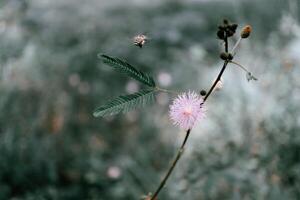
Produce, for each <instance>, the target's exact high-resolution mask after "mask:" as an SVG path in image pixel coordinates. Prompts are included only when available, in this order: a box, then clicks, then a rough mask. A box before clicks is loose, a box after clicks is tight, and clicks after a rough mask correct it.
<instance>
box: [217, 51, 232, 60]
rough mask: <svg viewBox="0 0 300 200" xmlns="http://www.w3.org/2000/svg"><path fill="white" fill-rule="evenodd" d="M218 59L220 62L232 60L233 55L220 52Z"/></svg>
mask: <svg viewBox="0 0 300 200" xmlns="http://www.w3.org/2000/svg"><path fill="white" fill-rule="evenodd" d="M220 58H221V59H222V60H232V59H233V55H232V54H231V53H226V52H222V53H221V54H220Z"/></svg>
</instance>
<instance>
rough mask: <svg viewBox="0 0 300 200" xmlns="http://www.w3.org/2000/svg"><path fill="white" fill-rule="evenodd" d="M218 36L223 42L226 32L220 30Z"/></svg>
mask: <svg viewBox="0 0 300 200" xmlns="http://www.w3.org/2000/svg"><path fill="white" fill-rule="evenodd" d="M217 36H218V38H219V39H220V40H223V39H224V31H223V30H219V31H218V32H217Z"/></svg>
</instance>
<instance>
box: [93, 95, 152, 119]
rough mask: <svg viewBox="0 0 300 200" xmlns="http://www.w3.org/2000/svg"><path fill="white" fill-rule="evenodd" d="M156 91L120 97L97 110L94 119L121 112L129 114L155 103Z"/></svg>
mask: <svg viewBox="0 0 300 200" xmlns="http://www.w3.org/2000/svg"><path fill="white" fill-rule="evenodd" d="M154 92H155V90H150V89H149V90H142V91H139V92H136V93H134V94H129V95H124V96H119V97H117V98H115V99H113V100H111V101H109V102H107V103H106V104H104V105H102V106H100V107H99V108H97V109H96V110H95V111H94V113H93V115H94V117H103V116H106V115H114V114H118V113H120V112H124V113H125V112H128V111H130V110H133V109H135V108H137V107H141V106H144V105H146V104H148V103H150V102H152V101H154Z"/></svg>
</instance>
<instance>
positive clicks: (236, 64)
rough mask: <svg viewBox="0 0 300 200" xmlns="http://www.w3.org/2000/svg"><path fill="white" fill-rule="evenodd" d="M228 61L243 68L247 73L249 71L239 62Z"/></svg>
mask: <svg viewBox="0 0 300 200" xmlns="http://www.w3.org/2000/svg"><path fill="white" fill-rule="evenodd" d="M230 63H232V64H235V65H236V66H238V67H240V68H241V69H243V70H244V71H245V72H247V73H249V71H248V70H247V69H246V68H245V67H244V66H243V65H241V64H239V63H237V62H234V61H230Z"/></svg>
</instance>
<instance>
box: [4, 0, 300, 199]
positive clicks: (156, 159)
mask: <svg viewBox="0 0 300 200" xmlns="http://www.w3.org/2000/svg"><path fill="white" fill-rule="evenodd" d="M140 2H143V3H139V4H138V3H136V2H134V1H132V2H131V1H128V2H125V1H124V2H123V1H117V0H115V1H97V0H91V1H88V3H87V2H86V1H83V0H69V1H60V0H51V1H39V0H28V1H25V0H9V1H1V3H0V9H1V12H0V49H1V51H0V67H1V85H0V96H1V97H0V110H1V113H0V199H14V200H18V199H25V200H31V199H41V200H44V199H72V200H74V199H80V200H81V199H98V200H102V199H103V200H104V199H105V200H107V199H120V200H122V199H124V200H127V199H138V198H139V197H140V196H141V195H143V194H147V193H148V192H151V191H153V190H154V189H155V187H156V186H157V184H158V183H159V180H160V178H161V176H162V175H163V173H164V172H165V170H166V168H167V166H168V164H169V163H168V161H169V160H171V159H172V157H173V156H174V152H175V149H176V148H177V142H178V141H179V140H180V137H179V138H177V137H176V136H177V135H176V133H177V132H178V130H176V129H175V128H172V125H171V124H170V122H169V121H168V116H167V109H168V101H169V99H170V97H168V96H167V97H166V96H162V95H158V96H157V102H158V103H157V104H156V105H153V106H150V107H148V108H145V109H142V110H138V111H133V112H130V113H128V114H125V115H122V114H121V115H117V116H114V117H107V118H101V119H98V118H97V119H96V118H94V117H93V116H92V112H93V110H94V109H95V108H96V107H97V106H99V105H101V104H102V103H104V102H106V100H108V99H110V98H112V97H116V96H118V95H120V94H127V93H132V92H136V90H138V89H139V88H140V87H141V85H139V83H137V82H134V81H131V80H129V79H128V78H127V77H125V76H122V75H119V74H118V73H115V72H114V71H112V70H110V69H109V68H108V67H107V66H105V65H104V64H103V63H102V62H101V61H100V60H99V59H97V54H98V53H107V54H108V55H114V56H117V57H121V58H124V59H126V60H127V61H128V62H129V63H131V64H133V65H134V66H138V68H139V69H141V70H143V71H145V72H147V73H148V72H150V74H153V75H155V77H156V78H155V79H157V80H158V82H160V84H161V83H163V81H159V77H160V75H161V74H162V73H168V74H170V75H171V77H172V89H174V88H176V89H178V90H186V89H194V90H200V89H203V88H208V87H209V84H210V83H211V82H210V81H211V80H213V78H214V76H215V75H216V71H217V70H218V67H219V64H220V62H219V60H218V54H219V49H220V48H219V47H220V44H219V43H218V41H217V39H216V34H215V31H216V29H217V25H218V24H219V22H220V20H221V19H223V18H224V17H226V18H229V19H230V20H232V21H234V22H237V23H239V24H240V25H244V24H246V23H249V24H251V25H252V26H253V29H254V34H253V35H251V37H250V39H249V41H245V42H244V43H243V45H242V46H241V50H240V51H239V52H238V55H237V59H238V60H242V61H243V64H244V63H245V64H246V65H247V66H249V68H250V69H251V71H253V73H254V74H255V75H258V80H259V81H258V82H255V83H250V84H249V83H248V82H247V81H246V78H245V77H244V75H241V73H240V71H238V70H235V69H234V68H233V67H232V68H229V69H228V70H227V71H226V75H225V77H224V79H226V80H225V85H224V89H223V90H221V91H220V92H218V93H216V94H214V97H213V98H211V102H210V103H209V104H208V107H209V111H208V119H207V120H206V121H205V124H207V125H205V124H204V123H203V126H202V125H200V126H201V127H200V128H196V129H195V130H194V131H193V135H192V137H194V138H193V139H191V140H190V141H189V144H188V149H187V151H186V153H185V154H184V156H183V158H182V160H181V161H180V163H179V165H178V166H177V168H176V170H175V174H173V176H172V177H171V179H170V180H169V182H168V186H167V187H166V188H165V189H164V191H163V192H162V194H161V197H160V198H161V199H183V198H185V199H274V200H276V199H299V198H300V185H299V183H300V166H299V164H300V153H299V147H300V140H299V139H300V138H299V130H300V127H299V126H300V119H299V111H300V108H299V100H300V97H299V94H300V91H299V88H300V87H299V85H300V82H299V78H298V77H297V75H298V74H299V66H300V60H299V57H298V60H297V56H293V55H294V54H295V53H294V52H295V49H296V52H297V49H299V48H300V46H296V48H294V47H293V44H300V42H299V41H300V36H299V31H298V30H299V20H300V19H299V18H300V15H299V14H298V11H299V10H298V9H297V8H299V7H300V3H299V1H297V0H294V1H293V0H290V1H285V0H263V1H262V0H254V1H234V0H232V1H186V2H185V1H166V2H164V3H161V2H156V1H153V2H151V3H148V2H147V1H140ZM297 31H298V32H297ZM139 33H146V34H147V35H149V37H150V38H151V39H150V41H149V42H148V43H146V45H145V47H143V49H140V48H137V47H136V46H134V45H133V44H131V43H132V41H131V37H133V36H134V35H136V34H139ZM297 33H298V34H297ZM297 42H298V43H297ZM298 52H299V51H298ZM296 55H299V54H297V53H296ZM166 85H167V84H166ZM166 87H169V86H168V85H167V86H166ZM200 132H201V134H202V135H203V136H199V135H198V134H199V133H200Z"/></svg>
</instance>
